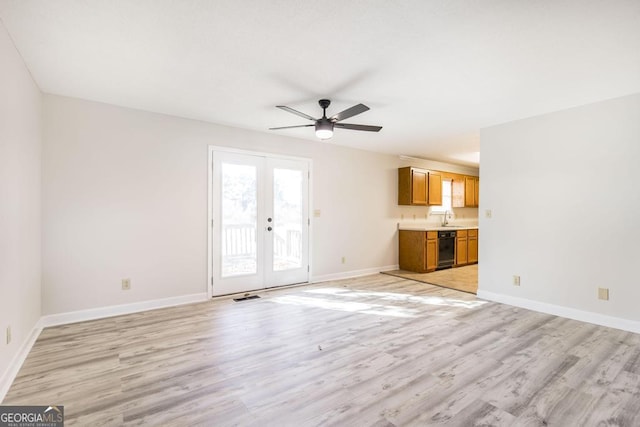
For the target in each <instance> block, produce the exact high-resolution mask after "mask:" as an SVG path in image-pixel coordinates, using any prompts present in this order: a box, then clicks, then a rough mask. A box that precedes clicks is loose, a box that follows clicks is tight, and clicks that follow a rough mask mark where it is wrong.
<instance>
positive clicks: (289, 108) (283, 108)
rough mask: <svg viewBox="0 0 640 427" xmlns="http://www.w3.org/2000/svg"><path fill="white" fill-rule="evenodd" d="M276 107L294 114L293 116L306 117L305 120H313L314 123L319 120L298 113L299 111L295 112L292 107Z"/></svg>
mask: <svg viewBox="0 0 640 427" xmlns="http://www.w3.org/2000/svg"><path fill="white" fill-rule="evenodd" d="M276 107H277V108H280V109H281V110H284V111H288V112H290V113H293V114H295V115H296V116H300V117H304V118H305V119H309V120H313V121H314V122H315V121H316V120H317V119H314V118H313V117H311V116H310V115H308V114H305V113H301V112H300V111H298V110H294V109H293V108H291V107H287V106H286V105H276Z"/></svg>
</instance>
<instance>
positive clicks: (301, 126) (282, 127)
mask: <svg viewBox="0 0 640 427" xmlns="http://www.w3.org/2000/svg"><path fill="white" fill-rule="evenodd" d="M311 126H315V125H297V126H281V127H279V128H269V130H278V129H292V128H308V127H311Z"/></svg>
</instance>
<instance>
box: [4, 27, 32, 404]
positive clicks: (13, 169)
mask: <svg viewBox="0 0 640 427" xmlns="http://www.w3.org/2000/svg"><path fill="white" fill-rule="evenodd" d="M0 94H1V96H0V386H2V383H3V381H2V379H3V378H4V377H5V375H6V374H8V371H7V368H8V367H9V364H10V362H11V360H12V359H14V357H16V356H17V355H18V353H19V350H20V347H21V346H22V345H23V344H24V343H25V342H26V341H27V340H28V338H29V333H30V332H31V330H32V329H33V327H34V326H35V325H36V323H37V321H38V319H39V318H40V249H41V246H40V218H41V213H40V212H41V209H40V194H41V193H40V190H41V183H40V154H41V108H42V99H41V94H40V90H39V89H38V87H37V86H36V85H35V84H34V82H33V80H32V79H31V75H30V74H29V71H28V70H27V68H26V67H25V65H24V63H23V61H22V58H21V57H20V55H19V54H18V52H17V51H16V49H15V48H14V46H13V43H12V42H11V39H10V38H9V35H8V34H7V32H6V30H5V28H4V26H3V25H2V23H1V22H0ZM8 326H11V330H12V335H13V339H12V341H11V343H10V344H8V345H7V344H6V339H5V334H6V328H7V327H8ZM0 388H1V387H0ZM1 397H2V392H1V391H0V398H1Z"/></svg>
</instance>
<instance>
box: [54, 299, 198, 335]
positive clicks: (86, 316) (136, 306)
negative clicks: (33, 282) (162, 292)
mask: <svg viewBox="0 0 640 427" xmlns="http://www.w3.org/2000/svg"><path fill="white" fill-rule="evenodd" d="M207 300H208V298H207V293H206V292H203V293H198V294H191V295H182V296H179V297H171V298H163V299H155V300H149V301H141V302H134V303H131V304H123V305H111V306H107V307H99V308H90V309H88V310H79V311H71V312H68V313H59V314H49V315H47V316H42V319H41V322H42V327H47V326H57V325H66V324H68V323H76V322H84V321H86V320H95V319H103V318H105V317H113V316H121V315H123V314H131V313H138V312H141V311H147V310H155V309H157V308H164V307H173V306H176V305H183V304H191V303H194V302H202V301H207Z"/></svg>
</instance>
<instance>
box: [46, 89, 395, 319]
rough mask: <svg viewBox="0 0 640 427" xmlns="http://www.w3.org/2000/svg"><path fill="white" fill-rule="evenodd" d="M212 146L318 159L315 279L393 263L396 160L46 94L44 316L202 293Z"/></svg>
mask: <svg viewBox="0 0 640 427" xmlns="http://www.w3.org/2000/svg"><path fill="white" fill-rule="evenodd" d="M208 145H217V146H228V147H235V148H241V149H248V150H257V151H263V152H272V153H281V154H287V155H294V156H300V157H308V158H311V159H313V171H314V175H313V187H312V197H313V204H314V206H313V209H320V211H321V216H320V217H319V218H312V221H313V225H312V233H313V246H312V257H313V258H312V263H313V267H312V268H313V275H314V277H324V278H326V277H331V276H332V275H336V274H340V273H343V272H353V271H359V270H364V269H370V268H378V267H383V266H392V265H395V264H397V262H398V261H397V235H396V222H397V218H398V216H399V215H398V207H397V206H396V205H397V200H396V197H397V196H396V191H397V190H396V186H397V167H398V164H399V159H398V157H396V156H389V155H382V154H375V153H371V152H366V151H360V150H354V149H348V148H344V147H339V146H336V145H333V144H332V143H331V142H310V141H303V140H297V139H293V138H286V137H282V136H277V135H268V134H265V133H262V132H252V131H246V130H240V129H235V128H230V127H225V126H219V125H214V124H210V123H204V122H199V121H193V120H186V119H180V118H176V117H170V116H164V115H160V114H152V113H147V112H142V111H136V110H130V109H125V108H120V107H115V106H110V105H105V104H99V103H94V102H89V101H82V100H77V99H71V98H64V97H59V96H54V95H45V97H44V148H43V212H44V216H43V230H44V232H43V313H44V314H55V313H64V312H69V311H75V310H81V309H89V308H96V307H105V306H109V305H118V304H125V303H132V302H139V301H145V300H151V299H160V298H168V297H174V296H181V295H189V294H194V293H204V292H206V284H207V224H206V222H207V156H208ZM343 256H344V257H346V263H345V264H342V263H341V258H342V257H343ZM122 278H131V280H132V289H131V290H130V291H122V290H121V283H120V281H121V279H122Z"/></svg>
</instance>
